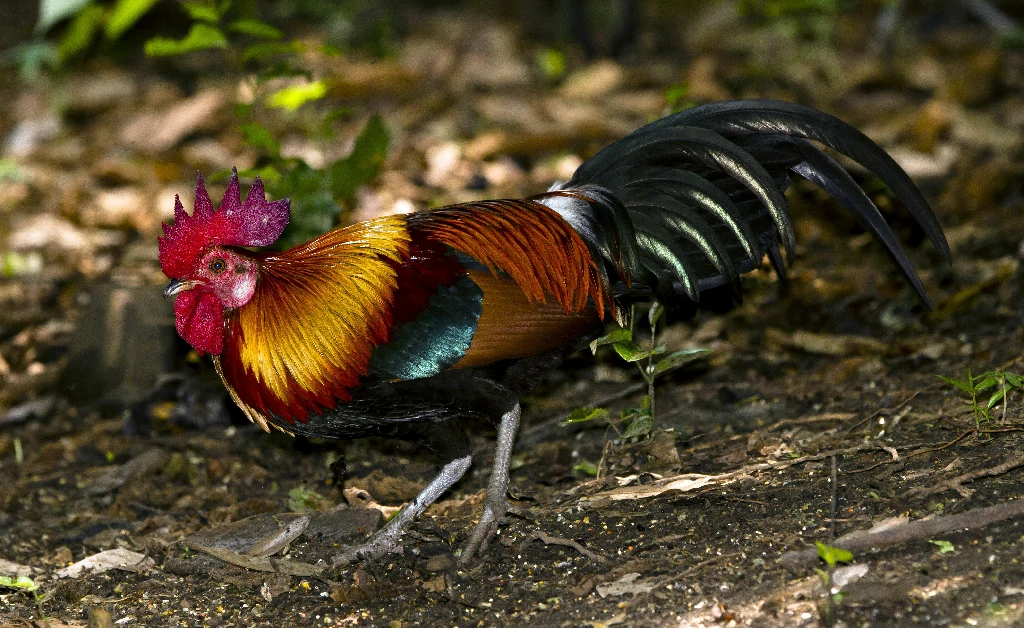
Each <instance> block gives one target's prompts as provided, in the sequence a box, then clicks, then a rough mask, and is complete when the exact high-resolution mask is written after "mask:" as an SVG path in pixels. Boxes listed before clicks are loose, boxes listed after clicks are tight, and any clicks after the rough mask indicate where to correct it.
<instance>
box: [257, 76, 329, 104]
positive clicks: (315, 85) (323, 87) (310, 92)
mask: <svg viewBox="0 0 1024 628" xmlns="http://www.w3.org/2000/svg"><path fill="white" fill-rule="evenodd" d="M326 95H327V83H325V82H323V81H310V82H307V83H299V84H298V85H290V86H288V87H284V88H282V89H279V90H277V91H276V92H273V93H272V94H270V95H269V96H267V106H268V107H271V108H273V109H284V110H286V111H295V110H296V109H298V108H299V107H301V106H302V105H304V104H306V103H308V102H313V101H316V100H320V99H321V98H323V97H324V96H326Z"/></svg>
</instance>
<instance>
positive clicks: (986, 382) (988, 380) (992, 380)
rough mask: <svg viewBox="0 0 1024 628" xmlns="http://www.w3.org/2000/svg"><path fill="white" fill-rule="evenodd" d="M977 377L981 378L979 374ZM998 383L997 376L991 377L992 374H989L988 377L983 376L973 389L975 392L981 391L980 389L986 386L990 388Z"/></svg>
mask: <svg viewBox="0 0 1024 628" xmlns="http://www.w3.org/2000/svg"><path fill="white" fill-rule="evenodd" d="M979 379H981V378H980V376H979ZM998 383H999V378H997V377H993V376H991V375H989V376H988V377H985V378H984V379H982V380H981V383H980V384H976V385H975V386H974V390H975V391H977V392H981V391H983V390H986V389H988V388H992V387H993V386H995V385H996V384H998Z"/></svg>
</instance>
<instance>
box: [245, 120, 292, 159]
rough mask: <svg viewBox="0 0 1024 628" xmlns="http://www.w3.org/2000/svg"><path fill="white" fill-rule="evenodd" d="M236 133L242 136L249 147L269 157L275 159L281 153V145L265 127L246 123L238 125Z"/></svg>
mask: <svg viewBox="0 0 1024 628" xmlns="http://www.w3.org/2000/svg"><path fill="white" fill-rule="evenodd" d="M238 131H239V132H240V133H241V134H242V140H243V141H245V143H246V144H248V145H249V146H252V147H253V148H255V149H257V150H260V151H263V152H264V153H266V154H268V155H270V156H271V157H276V156H278V155H279V154H280V153H281V144H280V143H279V142H278V141H277V138H276V137H274V135H273V133H271V132H270V131H268V130H267V128H266V127H265V126H263V125H261V124H257V123H255V122H247V123H245V124H242V125H240V126H239V127H238Z"/></svg>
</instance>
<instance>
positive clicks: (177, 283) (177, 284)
mask: <svg viewBox="0 0 1024 628" xmlns="http://www.w3.org/2000/svg"><path fill="white" fill-rule="evenodd" d="M198 283H199V282H198V281H194V280H185V279H172V280H171V283H169V284H167V287H166V288H164V296H165V297H173V296H174V295H176V294H178V293H179V292H184V291H186V290H191V289H192V288H195V287H196V284H198Z"/></svg>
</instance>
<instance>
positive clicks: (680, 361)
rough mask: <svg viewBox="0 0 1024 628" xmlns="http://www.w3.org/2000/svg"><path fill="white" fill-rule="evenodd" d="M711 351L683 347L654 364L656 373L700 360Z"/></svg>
mask: <svg viewBox="0 0 1024 628" xmlns="http://www.w3.org/2000/svg"><path fill="white" fill-rule="evenodd" d="M709 353H711V350H710V349H683V350H681V351H673V352H672V353H670V354H668V355H666V356H665V357H664V358H662V359H660V360H658V362H657V363H655V364H654V374H655V375H657V374H659V373H664V372H665V371H668V370H671V369H674V368H678V367H680V366H682V365H684V364H688V363H690V362H693V361H695V360H699V359H700V358H702V357H703V356H705V355H707V354H709Z"/></svg>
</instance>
